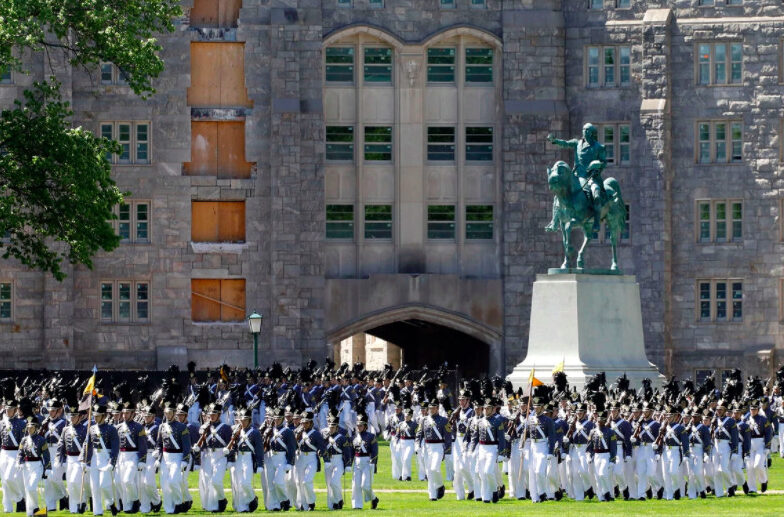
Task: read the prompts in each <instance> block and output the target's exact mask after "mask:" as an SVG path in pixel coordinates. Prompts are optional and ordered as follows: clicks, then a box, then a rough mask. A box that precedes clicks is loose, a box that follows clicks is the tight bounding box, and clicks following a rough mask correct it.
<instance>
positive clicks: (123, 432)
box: [117, 422, 179, 449]
mask: <svg viewBox="0 0 784 517" xmlns="http://www.w3.org/2000/svg"><path fill="white" fill-rule="evenodd" d="M117 433H118V434H119V435H120V436H122V437H124V438H125V439H126V440H127V441H128V443H129V444H130V445H131V447H133V448H134V449H135V448H136V442H134V441H133V438H131V430H130V429H128V424H127V423H125V422H123V423H122V425H120V426H119V427H118V428H117ZM178 449H179V447H178Z"/></svg>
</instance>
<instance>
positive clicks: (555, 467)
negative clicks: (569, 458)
mask: <svg viewBox="0 0 784 517" xmlns="http://www.w3.org/2000/svg"><path fill="white" fill-rule="evenodd" d="M547 408H548V410H549V411H550V415H549V416H550V419H551V420H552V421H553V433H554V434H555V447H553V454H554V456H555V457H554V458H552V459H551V460H550V466H549V467H548V469H547V479H548V480H549V482H550V485H551V486H552V490H553V491H554V496H555V500H556V501H560V500H561V499H563V491H564V488H565V487H566V483H564V482H563V479H564V478H563V477H562V472H561V465H562V464H563V463H564V461H563V460H564V457H565V456H566V453H565V452H564V449H563V437H564V436H565V435H566V432H567V431H568V430H569V425H568V424H567V423H566V420H563V419H562V418H561V417H560V412H559V410H558V406H557V405H556V404H553V403H552V402H551V403H550V404H548V406H547ZM564 471H565V469H564Z"/></svg>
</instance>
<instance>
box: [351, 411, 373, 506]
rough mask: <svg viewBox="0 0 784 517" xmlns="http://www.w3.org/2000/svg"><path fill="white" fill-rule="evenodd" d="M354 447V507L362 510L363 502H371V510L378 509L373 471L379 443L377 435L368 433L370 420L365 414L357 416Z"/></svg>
mask: <svg viewBox="0 0 784 517" xmlns="http://www.w3.org/2000/svg"><path fill="white" fill-rule="evenodd" d="M352 445H353V446H354V468H353V472H354V477H353V479H352V482H351V502H352V507H353V508H354V509H355V510H357V509H359V510H361V509H362V506H363V502H367V501H370V505H371V508H373V509H374V510H375V509H376V508H377V507H378V497H376V494H374V493H373V471H374V468H375V466H376V462H377V461H378V441H377V440H376V435H375V434H373V433H371V432H370V431H368V418H367V415H365V414H359V415H358V416H357V434H356V435H355V436H354V440H353V442H352Z"/></svg>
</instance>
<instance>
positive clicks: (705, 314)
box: [700, 282, 711, 320]
mask: <svg viewBox="0 0 784 517" xmlns="http://www.w3.org/2000/svg"><path fill="white" fill-rule="evenodd" d="M710 317H711V313H710V283H709V282H700V319H701V320H710Z"/></svg>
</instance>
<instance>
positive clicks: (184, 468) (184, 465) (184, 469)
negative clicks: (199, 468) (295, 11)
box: [180, 461, 189, 472]
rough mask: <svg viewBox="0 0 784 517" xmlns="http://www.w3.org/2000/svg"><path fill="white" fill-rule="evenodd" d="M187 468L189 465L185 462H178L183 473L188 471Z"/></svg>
mask: <svg viewBox="0 0 784 517" xmlns="http://www.w3.org/2000/svg"><path fill="white" fill-rule="evenodd" d="M188 467H189V464H188V462H187V461H183V462H180V468H181V469H182V471H183V472H185V471H186V470H188Z"/></svg>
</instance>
